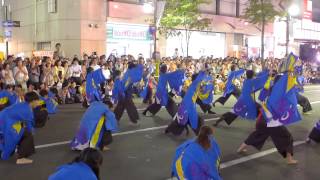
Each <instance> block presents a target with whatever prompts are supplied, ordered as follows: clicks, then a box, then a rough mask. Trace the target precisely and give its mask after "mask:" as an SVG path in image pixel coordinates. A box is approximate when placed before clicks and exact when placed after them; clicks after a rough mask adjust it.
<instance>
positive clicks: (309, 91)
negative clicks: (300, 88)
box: [304, 90, 320, 93]
mask: <svg viewBox="0 0 320 180" xmlns="http://www.w3.org/2000/svg"><path fill="white" fill-rule="evenodd" d="M311 92H320V90H308V91H304V93H311Z"/></svg>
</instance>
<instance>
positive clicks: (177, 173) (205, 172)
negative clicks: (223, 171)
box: [172, 138, 222, 180]
mask: <svg viewBox="0 0 320 180" xmlns="http://www.w3.org/2000/svg"><path fill="white" fill-rule="evenodd" d="M210 144H211V147H210V149H208V150H205V149H204V148H203V147H201V145H200V144H199V143H197V142H196V139H191V140H188V141H186V142H185V143H183V144H182V145H180V146H179V147H178V148H177V150H176V153H175V155H174V158H173V163H172V174H173V176H174V177H176V178H178V179H179V180H186V179H187V180H221V179H222V178H221V177H220V175H219V166H220V156H221V153H220V148H219V146H218V144H217V143H216V141H215V140H214V139H213V138H210Z"/></svg>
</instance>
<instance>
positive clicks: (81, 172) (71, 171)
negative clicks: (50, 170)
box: [48, 162, 98, 180]
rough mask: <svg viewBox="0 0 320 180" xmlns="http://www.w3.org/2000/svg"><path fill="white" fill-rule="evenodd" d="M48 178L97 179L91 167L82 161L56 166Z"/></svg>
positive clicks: (54, 179)
mask: <svg viewBox="0 0 320 180" xmlns="http://www.w3.org/2000/svg"><path fill="white" fill-rule="evenodd" d="M48 180H98V178H97V176H96V175H95V174H94V172H93V171H92V169H91V168H90V167H89V166H88V165H87V164H86V163H83V162H79V163H72V164H66V165H63V166H60V167H58V169H57V172H55V173H54V174H52V175H51V176H50V177H49V178H48Z"/></svg>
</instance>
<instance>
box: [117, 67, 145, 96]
mask: <svg viewBox="0 0 320 180" xmlns="http://www.w3.org/2000/svg"><path fill="white" fill-rule="evenodd" d="M142 77H143V65H142V64H138V65H137V66H136V67H134V68H132V69H128V70H127V71H126V73H125V74H124V75H123V78H122V82H123V84H124V87H125V90H127V89H128V88H130V87H131V86H132V85H133V84H134V83H137V82H140V81H141V79H142Z"/></svg>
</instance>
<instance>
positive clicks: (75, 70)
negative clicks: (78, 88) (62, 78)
mask: <svg viewBox="0 0 320 180" xmlns="http://www.w3.org/2000/svg"><path fill="white" fill-rule="evenodd" d="M69 73H70V75H71V79H72V81H73V82H76V84H77V85H80V84H81V73H82V67H81V66H80V65H79V60H78V58H74V59H73V61H72V65H71V66H70V67H69Z"/></svg>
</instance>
